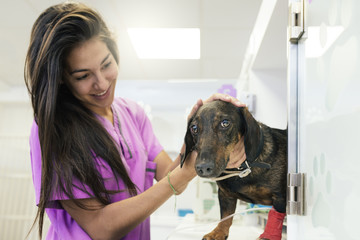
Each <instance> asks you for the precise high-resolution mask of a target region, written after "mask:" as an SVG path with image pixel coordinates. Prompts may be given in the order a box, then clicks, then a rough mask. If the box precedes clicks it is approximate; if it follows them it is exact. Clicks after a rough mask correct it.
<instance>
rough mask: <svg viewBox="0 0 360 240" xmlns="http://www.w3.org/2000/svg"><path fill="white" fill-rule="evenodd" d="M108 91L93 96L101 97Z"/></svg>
mask: <svg viewBox="0 0 360 240" xmlns="http://www.w3.org/2000/svg"><path fill="white" fill-rule="evenodd" d="M108 90H109V89H106V90H105V91H103V92H101V93H98V94H94V95H95V96H98V97H100V96H103V95H104V94H105V93H106V92H107V91H108Z"/></svg>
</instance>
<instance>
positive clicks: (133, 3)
mask: <svg viewBox="0 0 360 240" xmlns="http://www.w3.org/2000/svg"><path fill="white" fill-rule="evenodd" d="M58 2H61V1H55V0H51V1H50V0H16V1H5V0H0V4H1V5H0V6H1V7H0V30H1V36H0V66H1V69H0V90H1V89H3V90H4V89H5V88H6V87H8V86H23V85H24V80H23V66H24V59H25V54H26V49H27V46H28V43H29V35H30V29H31V27H32V24H33V23H34V21H35V19H36V18H37V16H38V15H39V14H40V13H41V12H42V11H43V10H44V9H45V8H47V7H49V6H50V5H52V4H55V3H58ZM83 2H84V3H86V4H88V5H90V6H93V7H94V8H96V9H97V10H98V11H99V12H100V13H101V14H102V16H103V17H104V18H105V20H106V22H107V23H108V25H109V26H110V28H112V29H113V31H114V32H115V33H116V36H117V39H118V43H119V52H120V72H119V78H120V79H125V80H133V79H137V80H148V79H151V80H169V79H217V80H222V79H237V78H238V77H239V74H240V70H241V65H242V63H243V59H244V54H245V52H246V48H247V46H248V42H249V38H250V34H251V32H252V30H253V27H254V23H255V21H256V18H257V15H258V11H259V8H260V5H261V0H251V1H249V0H102V1H99V0H84V1H83ZM131 27H132V28H135V27H143V28H147V27H153V28H154V27H156V28H200V34H201V35H200V36H201V58H200V59H199V60H149V59H146V60H145V59H144V60H143V59H139V58H138V57H137V55H136V53H135V51H134V48H133V46H132V44H131V42H130V39H129V36H128V34H127V31H126V29H127V28H131Z"/></svg>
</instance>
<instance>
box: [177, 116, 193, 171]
mask: <svg viewBox="0 0 360 240" xmlns="http://www.w3.org/2000/svg"><path fill="white" fill-rule="evenodd" d="M192 120H193V118H190V119H189V121H188V124H187V131H186V134H185V139H184V140H185V153H184V154H181V159H180V167H182V166H183V165H184V162H185V159H186V157H187V156H188V155H189V153H190V152H192V151H193V150H194V146H195V143H194V139H193V136H192V134H191V131H190V123H191V122H192Z"/></svg>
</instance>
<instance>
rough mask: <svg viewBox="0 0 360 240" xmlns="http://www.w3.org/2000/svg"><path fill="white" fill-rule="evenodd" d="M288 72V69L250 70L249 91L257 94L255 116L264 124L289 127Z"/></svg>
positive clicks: (282, 127) (281, 127)
mask: <svg viewBox="0 0 360 240" xmlns="http://www.w3.org/2000/svg"><path fill="white" fill-rule="evenodd" d="M286 77H287V73H286V69H285V70H283V69H277V70H276V69H275V70H256V71H254V70H253V71H251V72H250V81H249V89H248V91H249V93H252V94H255V97H256V100H255V112H254V114H253V115H254V117H255V118H256V119H257V120H258V121H260V122H263V123H264V124H266V125H268V126H270V127H274V128H280V129H285V128H286V127H287V81H286Z"/></svg>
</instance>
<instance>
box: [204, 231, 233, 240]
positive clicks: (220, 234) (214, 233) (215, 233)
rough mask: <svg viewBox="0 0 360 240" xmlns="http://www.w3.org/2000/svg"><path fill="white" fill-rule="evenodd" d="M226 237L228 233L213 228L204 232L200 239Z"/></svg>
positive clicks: (212, 239)
mask: <svg viewBox="0 0 360 240" xmlns="http://www.w3.org/2000/svg"><path fill="white" fill-rule="evenodd" d="M227 238H228V233H225V232H223V231H219V230H216V229H215V230H214V231H212V232H211V233H208V234H206V235H205V236H204V237H203V238H202V240H226V239H227Z"/></svg>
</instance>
